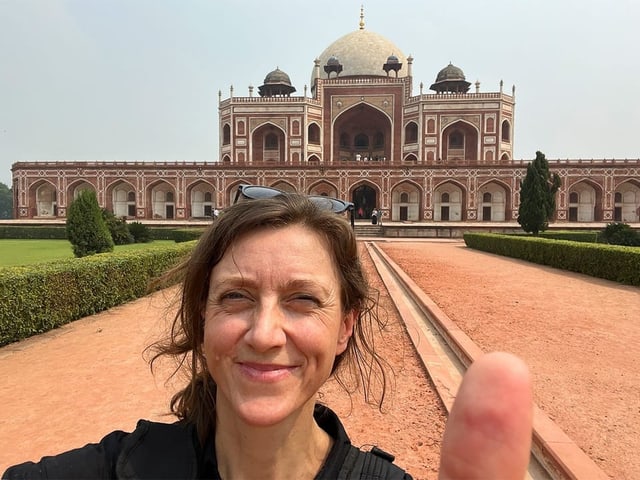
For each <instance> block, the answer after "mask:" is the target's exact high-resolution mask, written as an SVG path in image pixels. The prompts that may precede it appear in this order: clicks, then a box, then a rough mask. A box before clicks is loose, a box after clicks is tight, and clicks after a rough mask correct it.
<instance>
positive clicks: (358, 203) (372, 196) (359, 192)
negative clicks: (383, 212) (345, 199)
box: [349, 180, 380, 219]
mask: <svg viewBox="0 0 640 480" xmlns="http://www.w3.org/2000/svg"><path fill="white" fill-rule="evenodd" d="M349 197H350V198H351V201H352V202H353V205H354V208H355V218H356V219H362V218H371V212H372V211H373V209H374V208H380V188H379V187H378V185H376V184H375V183H373V182H370V181H368V180H360V181H359V182H356V183H354V184H353V185H352V186H351V189H350V191H349Z"/></svg>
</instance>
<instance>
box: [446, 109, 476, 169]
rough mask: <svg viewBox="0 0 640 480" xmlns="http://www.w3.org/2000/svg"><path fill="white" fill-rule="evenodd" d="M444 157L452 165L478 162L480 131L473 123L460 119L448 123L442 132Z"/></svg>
mask: <svg viewBox="0 0 640 480" xmlns="http://www.w3.org/2000/svg"><path fill="white" fill-rule="evenodd" d="M441 136H442V142H441V146H440V148H441V149H442V157H441V158H442V159H443V160H444V161H445V163H449V164H452V165H462V164H475V163H477V162H478V156H479V148H480V143H479V139H480V131H479V130H478V127H476V126H475V125H473V124H472V123H470V122H468V121H466V120H464V119H458V120H456V121H455V122H452V123H450V124H449V125H447V126H446V127H445V128H444V129H443V130H442V133H441Z"/></svg>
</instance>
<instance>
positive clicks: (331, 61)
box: [327, 55, 340, 66]
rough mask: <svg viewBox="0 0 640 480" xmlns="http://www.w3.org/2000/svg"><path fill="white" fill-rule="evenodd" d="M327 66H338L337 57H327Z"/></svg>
mask: <svg viewBox="0 0 640 480" xmlns="http://www.w3.org/2000/svg"><path fill="white" fill-rule="evenodd" d="M327 65H331V66H333V65H340V60H338V57H336V56H335V55H331V57H329V60H327Z"/></svg>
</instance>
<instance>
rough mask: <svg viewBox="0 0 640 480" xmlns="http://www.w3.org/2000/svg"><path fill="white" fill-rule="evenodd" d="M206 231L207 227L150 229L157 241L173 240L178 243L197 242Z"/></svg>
mask: <svg viewBox="0 0 640 480" xmlns="http://www.w3.org/2000/svg"><path fill="white" fill-rule="evenodd" d="M205 230H206V228H205V227H188V228H158V227H156V228H152V227H150V228H149V231H150V232H151V236H152V237H153V238H154V239H155V240H173V241H175V242H176V243H180V242H189V241H191V240H197V239H199V238H200V236H201V235H202V234H203V233H204V231H205Z"/></svg>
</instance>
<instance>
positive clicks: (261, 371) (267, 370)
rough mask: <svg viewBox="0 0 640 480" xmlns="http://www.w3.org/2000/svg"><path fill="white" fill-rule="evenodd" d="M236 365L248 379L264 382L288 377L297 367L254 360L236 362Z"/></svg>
mask: <svg viewBox="0 0 640 480" xmlns="http://www.w3.org/2000/svg"><path fill="white" fill-rule="evenodd" d="M238 367H239V368H240V372H241V373H242V375H243V376H245V377H247V378H248V379H249V380H252V381H256V382H265V383H271V382H278V381H280V380H283V379H284V378H287V377H289V376H290V375H291V374H292V372H293V371H294V370H295V369H296V368H297V367H295V366H291V365H280V364H273V363H255V362H240V363H238Z"/></svg>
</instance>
